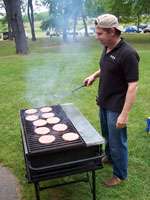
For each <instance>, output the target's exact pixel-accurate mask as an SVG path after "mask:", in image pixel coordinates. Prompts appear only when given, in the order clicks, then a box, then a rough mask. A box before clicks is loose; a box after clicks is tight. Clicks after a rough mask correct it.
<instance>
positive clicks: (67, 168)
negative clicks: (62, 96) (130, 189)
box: [20, 103, 104, 200]
mask: <svg viewBox="0 0 150 200" xmlns="http://www.w3.org/2000/svg"><path fill="white" fill-rule="evenodd" d="M50 107H51V108H52V112H53V113H55V116H57V117H59V118H60V119H61V121H60V123H64V124H66V125H67V126H68V129H67V130H66V131H64V132H56V131H54V130H53V129H52V126H53V125H46V127H48V128H50V131H51V133H50V134H51V135H54V136H55V138H56V140H55V141H54V142H53V143H51V144H41V143H39V141H38V138H39V137H40V135H38V134H36V133H34V129H35V127H34V125H33V122H29V121H27V120H25V117H26V115H27V114H26V113H25V110H21V111H20V117H21V133H22V134H21V135H22V143H23V149H24V158H25V164H26V171H27V179H28V183H34V185H35V192H36V199H37V200H40V195H39V191H41V190H45V189H48V188H52V187H57V186H62V185H66V184H71V183H77V182H81V181H83V182H89V175H88V172H90V171H91V172H92V194H93V200H95V199H96V193H95V191H96V185H95V170H97V169H101V168H103V166H102V163H101V158H102V157H103V151H102V144H103V143H104V140H103V138H102V137H101V136H100V135H99V134H98V133H97V131H96V130H95V129H94V128H93V127H92V126H91V124H90V123H89V122H88V121H87V120H86V119H85V117H84V116H83V115H82V114H81V113H80V111H79V110H78V109H77V108H76V107H75V106H74V105H73V104H72V103H69V104H62V105H57V106H50ZM36 109H37V110H38V112H37V113H35V114H36V115H38V117H39V119H42V114H43V113H41V112H40V108H36ZM67 132H75V133H77V134H79V139H78V140H76V141H72V142H66V141H64V140H63V139H62V135H63V134H64V133H67ZM84 172H86V178H83V179H80V180H76V181H70V182H64V183H62V184H58V185H51V186H47V187H40V182H41V181H44V180H49V179H53V178H59V177H65V176H69V175H74V174H80V173H84Z"/></svg>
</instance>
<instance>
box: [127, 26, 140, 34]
mask: <svg viewBox="0 0 150 200" xmlns="http://www.w3.org/2000/svg"><path fill="white" fill-rule="evenodd" d="M125 32H126V33H141V32H142V29H141V28H139V29H138V27H137V26H134V25H130V26H127V27H126V29H125Z"/></svg>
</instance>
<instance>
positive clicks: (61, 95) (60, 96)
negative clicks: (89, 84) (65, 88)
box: [55, 84, 86, 98]
mask: <svg viewBox="0 0 150 200" xmlns="http://www.w3.org/2000/svg"><path fill="white" fill-rule="evenodd" d="M85 86H86V84H83V85H81V86H80V87H77V88H75V89H74V90H72V91H71V92H69V93H68V94H55V97H58V98H63V97H67V96H70V95H71V94H72V93H74V92H76V91H77V90H79V89H81V88H83V87H85Z"/></svg>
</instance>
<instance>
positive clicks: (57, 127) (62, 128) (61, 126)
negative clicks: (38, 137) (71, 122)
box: [53, 124, 68, 132]
mask: <svg viewBox="0 0 150 200" xmlns="http://www.w3.org/2000/svg"><path fill="white" fill-rule="evenodd" d="M67 128H68V126H67V125H66V124H56V125H54V126H53V130H55V131H58V132H61V131H65V130H66V129H67Z"/></svg>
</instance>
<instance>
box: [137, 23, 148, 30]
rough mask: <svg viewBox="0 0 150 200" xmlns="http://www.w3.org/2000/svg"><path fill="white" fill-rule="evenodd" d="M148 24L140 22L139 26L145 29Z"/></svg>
mask: <svg viewBox="0 0 150 200" xmlns="http://www.w3.org/2000/svg"><path fill="white" fill-rule="evenodd" d="M147 26H148V24H140V25H139V27H140V28H141V29H142V30H143V29H145V28H146V27H147Z"/></svg>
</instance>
